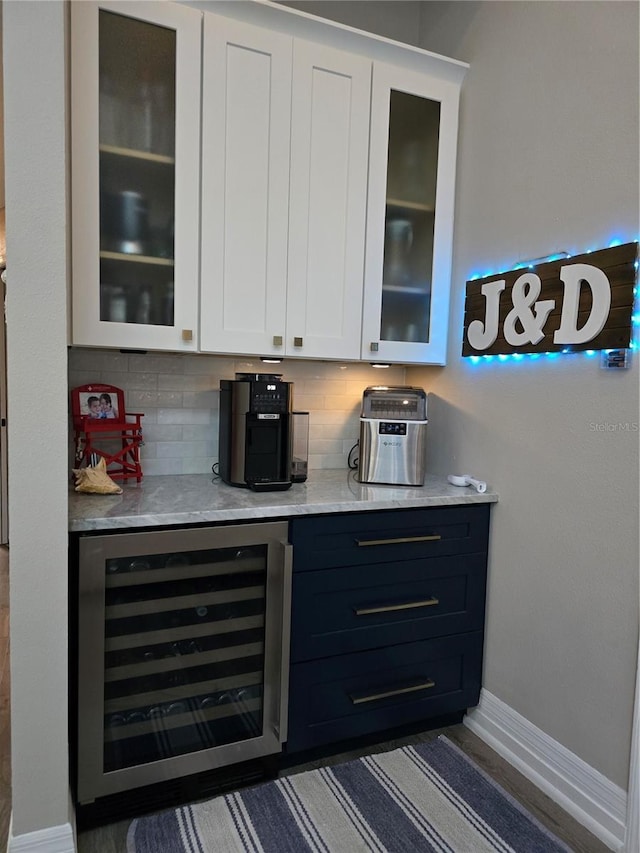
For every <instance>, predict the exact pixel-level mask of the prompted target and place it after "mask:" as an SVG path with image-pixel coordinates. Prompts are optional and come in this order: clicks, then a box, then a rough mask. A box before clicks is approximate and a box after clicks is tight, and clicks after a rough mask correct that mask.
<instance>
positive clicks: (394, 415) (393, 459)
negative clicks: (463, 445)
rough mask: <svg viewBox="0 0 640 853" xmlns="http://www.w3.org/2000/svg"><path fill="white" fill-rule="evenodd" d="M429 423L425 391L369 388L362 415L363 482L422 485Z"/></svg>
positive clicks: (408, 387)
mask: <svg viewBox="0 0 640 853" xmlns="http://www.w3.org/2000/svg"><path fill="white" fill-rule="evenodd" d="M427 423H428V421H427V395H426V393H425V392H424V391H423V390H422V388H414V387H413V386H403V385H396V386H390V385H372V386H370V387H369V388H366V389H365V391H364V394H363V397H362V412H361V415H360V456H359V462H358V478H359V480H360V482H361V483H386V484H389V485H397V486H422V485H423V483H424V475H425V451H426V443H427Z"/></svg>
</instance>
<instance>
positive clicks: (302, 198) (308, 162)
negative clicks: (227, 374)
mask: <svg viewBox="0 0 640 853" xmlns="http://www.w3.org/2000/svg"><path fill="white" fill-rule="evenodd" d="M370 88H371V61H370V60H367V59H364V58H363V57H360V56H352V55H351V54H348V53H343V52H341V51H337V50H331V49H330V48H327V47H323V46H320V45H316V44H311V43H309V42H306V41H302V40H300V39H296V40H295V41H294V49H293V98H292V104H293V106H292V124H291V186H290V194H289V198H290V205H289V267H288V286H287V337H286V346H285V351H286V353H287V354H289V355H298V356H305V357H308V358H336V359H356V360H357V359H359V357H360V325H361V319H362V287H363V275H364V241H365V224H366V198H367V156H366V151H367V146H368V140H369V98H370Z"/></svg>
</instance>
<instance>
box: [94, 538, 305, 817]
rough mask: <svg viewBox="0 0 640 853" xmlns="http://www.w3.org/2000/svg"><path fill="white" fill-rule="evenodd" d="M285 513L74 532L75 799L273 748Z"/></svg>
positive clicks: (282, 702) (285, 625)
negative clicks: (251, 520) (155, 528)
mask: <svg viewBox="0 0 640 853" xmlns="http://www.w3.org/2000/svg"><path fill="white" fill-rule="evenodd" d="M290 554H291V547H290V546H289V545H288V543H287V524H286V523H285V522H276V523H267V524H249V525H243V526H241V527H240V526H231V527H222V528H209V529H197V530H196V529H193V530H187V531H161V532H155V533H138V534H135V533H134V534H124V535H111V536H87V537H84V538H82V539H81V540H80V559H79V577H78V590H79V593H78V601H79V609H78V634H77V636H78V661H79V664H78V741H77V746H78V801H79V802H80V803H83V802H89V801H91V800H93V799H95V798H96V797H100V796H104V795H108V794H112V793H116V792H118V791H123V790H127V789H130V788H135V787H140V786H143V785H148V784H153V783H155V782H161V781H162V780H163V779H167V778H172V777H179V776H184V775H190V774H192V773H197V772H200V771H203V770H208V769H211V768H213V767H219V766H223V765H226V764H233V763H237V762H240V761H243V760H245V759H253V758H257V757H260V756H265V755H269V754H273V753H276V752H279V751H280V749H281V743H282V741H283V740H284V739H285V737H286V731H285V730H286V702H287V697H286V692H287V691H286V685H287V683H288V635H289V611H290V593H291V587H290V585H291V559H290Z"/></svg>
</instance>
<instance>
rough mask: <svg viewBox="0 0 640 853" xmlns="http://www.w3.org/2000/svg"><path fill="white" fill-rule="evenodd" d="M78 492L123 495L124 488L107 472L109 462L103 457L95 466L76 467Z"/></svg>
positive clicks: (74, 471)
mask: <svg viewBox="0 0 640 853" xmlns="http://www.w3.org/2000/svg"><path fill="white" fill-rule="evenodd" d="M73 473H74V474H75V478H76V492H83V493H85V494H94V495H121V494H122V489H121V488H120V486H118V485H117V483H114V482H113V480H112V479H111V477H110V476H109V475H108V474H107V463H106V462H105V461H104V459H103V458H102V457H100V459H99V460H98V464H97V465H96V466H95V467H93V468H74V469H73Z"/></svg>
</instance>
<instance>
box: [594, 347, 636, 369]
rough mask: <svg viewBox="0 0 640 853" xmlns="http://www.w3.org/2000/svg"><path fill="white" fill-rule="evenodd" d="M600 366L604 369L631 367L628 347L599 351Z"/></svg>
mask: <svg viewBox="0 0 640 853" xmlns="http://www.w3.org/2000/svg"><path fill="white" fill-rule="evenodd" d="M600 367H602V368H603V369H604V370H625V369H626V368H629V367H631V350H630V349H609V350H603V351H602V353H601V361H600Z"/></svg>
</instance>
